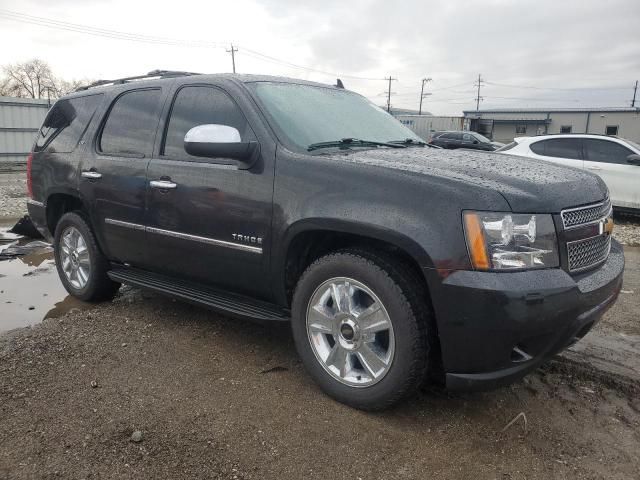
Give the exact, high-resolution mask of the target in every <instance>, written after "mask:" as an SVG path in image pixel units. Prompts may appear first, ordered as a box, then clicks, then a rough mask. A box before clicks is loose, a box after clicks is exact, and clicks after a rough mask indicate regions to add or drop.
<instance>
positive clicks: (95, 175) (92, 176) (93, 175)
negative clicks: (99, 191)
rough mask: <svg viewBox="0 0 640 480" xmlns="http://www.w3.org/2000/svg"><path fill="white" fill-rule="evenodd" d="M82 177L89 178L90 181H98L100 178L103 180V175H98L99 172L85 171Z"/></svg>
mask: <svg viewBox="0 0 640 480" xmlns="http://www.w3.org/2000/svg"><path fill="white" fill-rule="evenodd" d="M81 175H82V176H83V177H84V178H88V179H90V180H97V179H99V178H102V174H101V173H98V172H96V171H93V170H84V171H83V172H82V173H81Z"/></svg>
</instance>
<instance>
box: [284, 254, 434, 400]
mask: <svg viewBox="0 0 640 480" xmlns="http://www.w3.org/2000/svg"><path fill="white" fill-rule="evenodd" d="M425 315H426V308H424V299H423V298H420V294H419V289H418V287H417V285H416V279H415V278H414V276H412V275H411V274H410V273H409V272H408V271H407V269H405V268H401V267H400V264H398V263H395V262H394V261H393V259H390V258H387V257H386V256H383V255H379V254H376V253H375V252H366V251H356V250H354V251H344V252H338V253H334V254H330V255H327V256H325V257H322V258H320V259H319V260H317V261H316V262H315V263H313V264H312V265H311V266H310V267H309V268H308V269H307V270H306V271H305V273H304V274H303V276H302V278H301V279H300V281H299V282H298V285H297V287H296V291H295V294H294V298H293V305H292V330H293V336H294V341H295V344H296V348H297V350H298V353H299V355H300V357H301V358H302V361H303V363H304V365H305V367H306V369H307V370H308V372H309V373H310V375H311V376H312V377H313V378H314V380H315V381H316V382H317V383H318V384H319V385H320V387H321V388H322V389H323V390H324V391H325V392H326V393H327V394H328V395H330V396H332V397H333V398H335V399H336V400H338V401H340V402H343V403H346V404H348V405H350V406H353V407H356V408H361V409H364V410H380V409H384V408H387V407H389V406H391V405H392V404H394V403H396V402H398V401H399V400H401V399H403V398H405V397H406V396H407V395H409V394H410V393H412V392H413V391H414V390H415V389H416V388H417V387H418V386H419V383H420V381H421V380H422V379H423V378H424V373H425V370H426V367H427V357H428V351H427V341H426V334H427V332H426V324H427V322H426V318H424V316H425Z"/></svg>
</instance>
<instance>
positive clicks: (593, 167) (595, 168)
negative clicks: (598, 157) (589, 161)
mask: <svg viewBox="0 0 640 480" xmlns="http://www.w3.org/2000/svg"><path fill="white" fill-rule="evenodd" d="M587 168H588V169H589V170H602V168H600V167H595V166H592V165H589V166H588V167H587Z"/></svg>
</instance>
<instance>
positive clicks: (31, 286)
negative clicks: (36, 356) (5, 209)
mask: <svg viewBox="0 0 640 480" xmlns="http://www.w3.org/2000/svg"><path fill="white" fill-rule="evenodd" d="M14 224H15V221H14V220H13V221H9V220H3V221H2V222H0V251H2V250H4V249H6V248H7V247H9V246H12V245H25V244H27V243H30V242H31V240H29V239H25V238H22V237H20V236H18V235H14V234H11V233H8V230H9V229H10V228H11V227H12V226H13V225H14ZM89 306H90V304H88V303H85V302H82V301H80V300H77V299H76V298H74V297H72V296H70V295H69V294H68V293H67V291H66V290H65V289H64V287H63V286H62V283H61V282H60V279H59V278H58V272H57V271H56V266H55V262H54V260H53V252H51V251H50V249H49V248H38V249H36V250H34V251H33V252H31V253H29V254H27V255H23V256H20V257H16V258H14V259H11V260H3V261H0V332H3V331H7V330H12V329H14V328H19V327H26V326H29V325H34V324H36V323H39V322H41V321H42V320H44V319H45V318H56V317H59V316H61V315H64V314H65V313H67V312H69V311H70V310H72V309H74V308H78V309H84V308H88V307H89Z"/></svg>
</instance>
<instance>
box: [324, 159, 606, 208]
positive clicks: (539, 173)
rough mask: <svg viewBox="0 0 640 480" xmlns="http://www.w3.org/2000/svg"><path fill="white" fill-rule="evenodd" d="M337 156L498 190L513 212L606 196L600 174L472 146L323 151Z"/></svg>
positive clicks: (581, 203) (571, 205)
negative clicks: (451, 148)
mask: <svg viewBox="0 0 640 480" xmlns="http://www.w3.org/2000/svg"><path fill="white" fill-rule="evenodd" d="M328 156H329V157H331V158H332V159H335V160H340V161H349V162H354V163H361V164H366V165H371V166H375V167H380V168H385V169H391V170H396V171H402V172H406V173H408V174H415V175H427V176H430V177H432V178H435V179H437V178H442V179H445V180H448V181H454V182H457V183H459V184H460V188H469V187H476V188H482V189H490V190H494V191H497V192H499V193H500V194H502V196H503V197H504V198H505V200H506V201H507V202H508V203H509V205H510V206H511V209H512V210H513V212H521V213H558V212H560V210H562V209H564V208H569V207H575V206H579V205H584V204H588V203H595V202H598V201H601V200H603V199H604V198H606V196H607V187H606V186H605V184H604V182H603V181H602V180H601V179H600V177H598V176H596V175H594V174H592V173H589V172H586V171H584V170H581V169H578V168H572V167H565V166H562V165H558V164H555V163H550V162H545V161H543V160H536V159H533V158H525V157H518V156H515V155H504V154H500V153H490V152H478V151H473V150H443V149H435V148H428V147H409V148H406V149H405V148H402V149H400V148H399V149H386V148H385V149H382V148H381V149H377V150H362V151H348V152H339V153H333V154H329V155H328Z"/></svg>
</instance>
